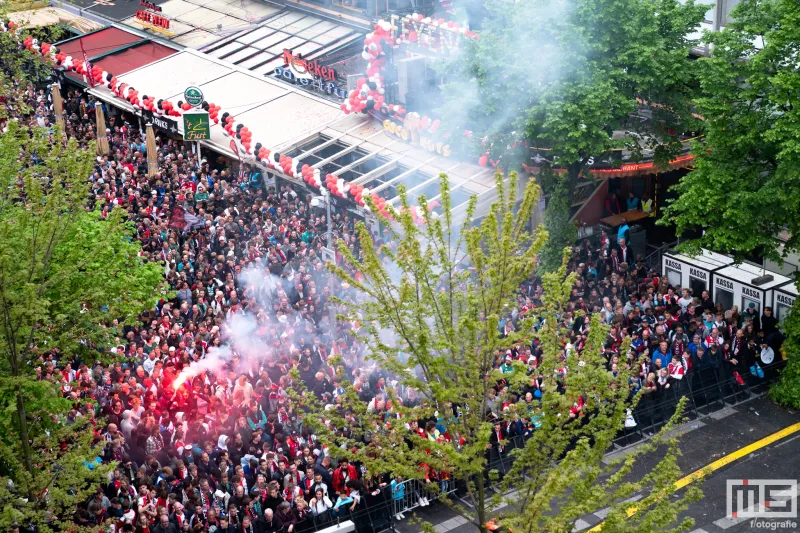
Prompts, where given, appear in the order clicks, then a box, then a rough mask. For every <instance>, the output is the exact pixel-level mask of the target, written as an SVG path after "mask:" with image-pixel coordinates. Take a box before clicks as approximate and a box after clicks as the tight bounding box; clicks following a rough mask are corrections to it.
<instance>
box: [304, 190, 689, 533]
mask: <svg viewBox="0 0 800 533" xmlns="http://www.w3.org/2000/svg"><path fill="white" fill-rule="evenodd" d="M496 187H497V195H498V197H497V200H496V202H495V203H494V204H493V205H492V207H491V209H490V211H489V214H488V215H487V216H486V217H485V218H484V219H483V220H482V221H481V222H480V223H479V224H473V223H472V215H473V213H474V210H475V206H476V202H477V200H476V198H475V197H473V198H472V199H471V202H470V204H469V209H468V213H469V214H468V217H467V222H466V223H465V224H464V226H463V227H461V228H456V227H454V226H453V221H452V218H451V213H450V208H451V203H450V191H449V187H448V184H447V178H446V177H445V176H442V185H441V193H442V194H441V203H442V210H443V215H442V216H441V217H435V216H433V215H432V214H431V213H429V212H427V210H425V209H422V211H424V212H425V213H426V214H425V224H424V225H423V226H421V227H420V226H417V225H416V224H415V223H414V221H413V219H412V216H411V215H410V213H409V209H408V204H407V198H406V195H405V192H404V190H401V191H400V197H401V199H402V208H399V209H398V210H397V211H395V213H394V215H395V218H396V219H397V221H398V225H399V226H398V228H396V229H397V230H398V231H394V229H392V230H391V231H392V233H391V236H390V238H389V239H386V243H385V244H383V245H381V246H380V247H376V246H375V245H374V244H373V242H372V238H371V236H370V234H369V231H368V230H367V228H366V227H365V226H364V225H360V226H359V227H358V229H357V231H358V235H359V242H360V246H361V252H360V258H358V259H357V258H356V257H354V256H353V254H352V253H351V252H350V251H349V249H348V248H347V247H345V246H341V245H340V247H339V250H340V252H341V253H342V254H343V257H344V261H343V264H342V265H340V266H338V267H335V266H331V267H330V268H332V270H333V271H334V272H335V273H336V274H337V275H338V276H340V277H341V278H342V279H343V280H345V281H346V282H347V283H349V284H351V285H352V286H353V287H354V288H355V289H356V290H357V291H359V295H360V299H359V301H358V303H356V304H350V306H349V307H348V309H347V312H346V314H344V315H342V316H341V318H342V319H345V318H346V319H347V320H357V321H358V322H359V324H361V325H362V329H361V330H360V331H359V334H360V335H362V336H363V339H362V340H363V342H365V343H367V344H368V345H369V346H370V347H371V351H370V354H369V356H368V358H369V360H370V361H369V362H365V363H364V364H363V365H360V368H361V369H362V374H366V373H367V372H369V366H370V365H372V364H375V365H377V366H378V367H380V368H381V369H383V371H384V372H386V375H387V377H388V379H389V380H391V383H390V385H389V387H388V389H387V392H386V395H387V396H386V398H385V400H386V404H385V405H384V404H383V402H381V401H375V402H372V403H373V404H372V406H367V405H366V404H365V403H364V402H363V401H361V400H360V399H359V398H358V394H357V391H356V390H355V388H354V387H353V385H351V384H350V383H349V380H348V379H346V376H344V375H343V373H344V369H343V368H342V367H339V369H338V372H339V373H340V381H341V383H342V384H343V386H344V388H345V392H344V394H343V400H342V404H341V405H340V406H339V407H340V409H330V408H326V407H325V406H323V405H321V404H320V401H319V399H318V398H316V397H315V396H313V395H311V394H308V393H304V394H303V395H302V396H303V398H302V405H303V406H304V408H305V409H306V413H305V416H304V419H303V421H304V424H308V425H310V426H311V427H312V428H313V430H314V432H315V433H316V434H317V436H318V437H319V438H321V439H322V441H323V442H324V443H326V444H328V445H329V449H330V450H331V451H332V453H333V454H334V456H335V457H338V458H341V457H345V458H347V459H349V460H357V461H361V462H362V463H363V464H364V465H365V466H366V467H367V468H368V469H369V471H371V472H392V473H393V474H400V475H403V476H405V477H406V478H415V479H425V478H426V474H431V473H432V472H431V471H447V472H449V473H450V480H449V482H450V483H451V484H457V485H458V486H463V487H465V489H466V497H467V498H468V499H469V501H470V503H471V504H472V506H473V507H472V509H473V511H471V512H467V514H466V515H465V516H466V517H467V518H468V519H469V520H470V521H471V522H472V523H473V524H474V525H475V526H476V527H477V528H479V529H480V530H481V531H483V532H485V531H486V525H485V524H486V522H487V520H489V519H490V518H494V517H495V516H494V515H493V514H492V509H494V508H496V507H497V506H498V505H500V504H501V503H503V502H505V503H508V504H509V507H507V508H506V510H505V511H504V512H503V513H502V517H501V518H502V522H503V523H504V524H505V525H506V526H509V527H511V528H513V529H514V531H524V532H534V531H553V532H569V531H571V530H572V528H573V526H574V523H575V521H576V520H577V519H578V518H579V517H580V516H581V515H582V514H584V513H588V512H593V511H594V510H596V509H599V508H602V507H605V506H610V505H613V509H614V510H613V511H612V512H611V514H610V515H609V516H608V519H607V526H605V527H604V530H606V531H642V530H646V531H652V530H654V529H661V528H666V527H669V525H670V524H672V523H674V521H675V520H676V519H677V513H678V512H680V510H682V509H684V508H685V504H686V502H687V500H691V499H694V498H696V497H697V495H698V494H697V493H696V492H688V493H685V494H684V495H683V496H682V497H680V498H679V499H677V500H673V499H670V498H667V497H665V494H666V492H667V490H668V487H670V486H671V483H672V482H673V481H674V480H675V479H676V478H677V476H679V470H678V468H677V466H676V463H675V458H676V455H677V453H678V451H677V449H676V448H675V444H674V442H671V441H668V440H667V439H665V438H664V436H663V434H660V435H659V436H657V438H656V439H655V440H654V441H653V442H652V443H650V444H648V445H645V446H644V447H643V448H642V449H641V450H637V451H635V452H633V453H632V454H631V455H629V456H627V457H626V458H625V459H624V461H623V462H618V463H615V464H613V465H605V464H604V463H603V462H602V460H603V456H604V454H605V452H606V451H607V450H608V449H609V447H610V445H611V442H612V440H613V438H614V437H615V436H616V435H617V434H618V432H619V430H620V429H621V427H622V424H623V421H624V419H625V413H626V409H628V408H630V407H631V405H632V404H634V403H635V401H636V399H637V397H636V395H632V394H631V390H630V388H629V381H628V380H629V377H630V375H631V372H634V371H635V370H628V369H623V370H621V371H620V372H619V373H618V374H617V375H616V376H614V375H612V374H611V373H610V372H608V371H606V367H605V364H606V360H605V358H604V356H603V349H602V346H603V343H604V340H605V337H606V334H607V331H606V329H605V328H604V327H603V325H602V324H601V323H600V321H599V319H598V317H597V316H595V317H593V318H592V321H591V328H590V332H591V334H590V338H589V342H588V346H587V348H586V349H585V350H584V351H583V353H582V355H581V356H580V358H579V356H577V355H576V354H574V353H571V351H568V349H566V350H565V348H564V341H565V339H567V338H568V336H569V332H568V330H567V329H566V328H565V326H563V325H562V320H561V319H560V318H561V317H563V316H564V315H563V313H564V312H565V309H566V306H567V302H568V301H569V297H570V293H571V290H572V286H573V284H574V282H575V274H571V275H567V274H566V267H565V266H564V265H565V264H566V263H564V264H563V265H562V266H561V268H560V269H558V270H557V271H556V272H553V273H550V274H546V275H544V278H543V285H544V294H543V296H542V297H541V302H540V306H539V307H538V308H536V309H535V310H533V311H532V312H530V313H528V314H524V315H522V316H517V317H516V319H514V316H513V311H512V310H513V309H514V308H515V307H516V305H517V302H516V298H517V292H518V290H519V286H520V284H521V283H522V282H523V281H525V280H526V279H527V278H528V277H529V276H530V273H531V272H532V271H534V270H535V268H536V262H537V256H538V254H539V252H540V251H541V249H542V245H543V243H544V241H545V239H546V238H547V234H546V232H545V231H544V230H543V229H542V228H541V227H540V228H537V229H536V230H535V231H534V232H533V233H529V232H527V231H526V230H525V227H526V225H527V223H528V217H527V216H525V215H524V214H523V213H526V212H529V210H530V208H531V207H532V206H533V205H534V203H535V202H536V200H537V198H538V195H539V188H538V186H537V185H536V184H535V183H533V182H530V183H529V184H528V186H527V188H526V190H525V194H524V196H523V198H522V199H521V203H520V205H521V207H520V208H519V209H517V198H516V197H515V190H516V175H513V174H512V175H511V178H510V180H509V182H508V183H506V182H504V180H503V179H502V178H501V176H500V175H499V174H498V175H497V177H496ZM419 201H420V205H421V206H424V205H427V204H426V200H425V199H424V198H422V199H420V200H419ZM356 272H358V274H357V275H356ZM514 324H516V326H513V325H514ZM534 338H535V339H538V341H539V342H541V345H542V347H543V351H544V355H543V356H542V359H541V364H540V366H539V367H538V372H539V377H540V378H541V380H542V390H543V391H544V392H543V396H542V401H541V404H539V403H538V402H531V403H530V404H528V403H525V402H521V403H517V404H515V405H514V407H512V408H510V409H509V410H507V411H505V410H501V409H498V413H497V414H498V416H499V417H500V418H498V419H496V420H495V419H492V418H491V417H489V416H487V413H488V412H489V410H490V403H491V402H492V399H491V397H490V394H491V393H490V390H491V389H493V387H494V385H495V384H496V383H498V382H499V380H501V379H502V380H506V381H507V382H508V383H509V388H510V390H511V391H517V390H519V389H520V388H521V387H523V386H525V385H530V384H531V379H535V378H536V376H529V375H528V373H527V371H526V369H525V365H524V364H523V363H521V362H514V363H513V364H511V365H506V366H504V367H503V368H502V369H501V370H498V368H497V363H498V362H499V360H500V359H502V358H504V357H505V354H506V351H507V350H509V349H511V348H513V347H515V346H516V347H519V348H520V349H521V350H523V351H524V350H525V347H527V346H530V345H531V342H532V341H533V339H534ZM578 359H580V360H578ZM564 366H568V367H569V370H568V372H566V373H564V372H563V371H559V369H560V368H562V367H564ZM633 366H634V367H635V365H633ZM395 380H396V381H395ZM408 389H411V390H412V391H416V394H417V395H418V396H419V398H420V399H421V401H420V402H419V403H416V404H412V403H410V402H406V403H405V404H404V403H402V402H401V398H400V396H399V394H401V392H400V391H408ZM559 391H560V392H559ZM631 396H633V398H631ZM406 398H407V396H406ZM507 399H508V393H507V392H503V391H501V393H500V394H499V395H498V397H497V399H496V402H497V405H500V403H501V402H504V401H506V400H507ZM582 401H583V402H585V405H584V406H583V407H582V409H580V410H579V412H578V414H577V415H576V416H574V415H573V414H572V413H571V408H572V407H573V406H575V405H577V404H578V403H579V402H582ZM431 418H433V419H437V418H438V421H439V424H441V425H443V426H444V427H445V428H446V434H447V435H449V436H450V438H451V439H452V442H450V443H448V442H434V441H432V440H430V439H429V438H428V437H422V436H420V435H418V434H417V433H416V432H414V431H413V430H409V429H407V428H406V426H405V423H406V422H409V423H411V421H417V420H425V419H431ZM516 418H519V419H520V420H523V421H524V422H525V423H528V422H533V421H535V422H536V424H540V427H539V428H538V429H537V430H535V431H534V433H533V436H532V437H531V438H530V439H529V440H528V441H527V442H526V443H525V445H524V447H519V448H518V449H516V450H514V451H513V452H511V453H512V454H513V456H514V459H515V460H514V465H513V468H511V469H510V470H509V471H508V472H507V473H506V475H505V476H504V477H503V479H502V481H501V480H499V479H498V476H499V472H498V469H499V467H498V464H497V462H496V461H494V460H492V458H493V457H494V452H492V451H491V450H490V448H491V443H492V438H493V437H492V435H493V433H494V431H493V427H494V424H495V422H497V423H500V422H503V423H505V422H508V421H512V420H514V419H516ZM356 421H357V422H356ZM670 427H671V424H670ZM434 440H435V439H434ZM365 441H368V442H369V444H365ZM661 443H663V444H667V446H666V447H665V448H663V449H664V450H665V452H666V453H665V454H664V456H663V460H661V461H660V463H659V464H658V466H657V467H656V468H654V469H653V470H652V471H650V472H642V470H641V469H642V468H645V467H643V466H641V465H640V463H639V462H638V460H639V459H640V458H641V457H642V454H643V453H645V452H646V451H647V450H652V449H653V448H654V447H655V446H656V445H657V444H661ZM501 444H503V445H506V446H509V445H510V444H509V443H508V442H505V441H503V442H502V443H501ZM495 450H497V448H495ZM557 460H561V462H560V463H556V462H555V461H557ZM634 466H635V467H636V468H637V469H639V470H638V475H633V472H634V470H633V469H634ZM490 484H496V485H498V486H499V487H500V489H501V490H500V492H505V490H506V489H510V488H512V487H513V488H514V489H516V491H517V492H516V494H518V499H514V500H506V499H504V497H503V496H500V495H498V494H495V492H493V491H491V490H490V488H489V485H490ZM451 486H452V485H451ZM425 490H426V491H430V492H431V493H436V492H438V490H439V487H438V485H437V483H436V482H435V481H434V482H432V483H430V484H428V485H426V488H425ZM639 491H644V492H645V493H646V494H648V496H647V497H646V498H645V499H644V500H643V503H642V505H640V506H639V508H638V511H637V512H636V513H626V509H625V506H624V504H621V503H619V502H621V501H622V500H624V499H625V498H628V497H630V496H631V495H632V494H634V493H636V492H639ZM675 502H677V503H675ZM454 508H455V509H457V510H459V509H460V510H459V512H462V513H464V512H466V511H464V510H463V508H458V507H454ZM629 514H631V516H628V515H629ZM687 524H688V523H686V522H684V523H683V524H682V525H683V526H686V525H687ZM426 527H428V529H430V525H427V526H426Z"/></svg>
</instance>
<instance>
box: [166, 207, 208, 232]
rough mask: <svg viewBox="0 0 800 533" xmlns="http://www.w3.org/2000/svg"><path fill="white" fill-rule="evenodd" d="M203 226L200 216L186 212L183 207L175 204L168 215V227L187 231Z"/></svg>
mask: <svg viewBox="0 0 800 533" xmlns="http://www.w3.org/2000/svg"><path fill="white" fill-rule="evenodd" d="M204 226H205V222H204V221H203V219H202V218H200V217H198V216H196V215H193V214H191V213H189V212H187V211H186V210H185V209H184V208H183V207H181V206H179V205H177V206H175V207H173V208H172V212H171V213H170V216H169V227H170V228H172V229H179V230H183V231H184V232H189V231H192V230H194V229H199V228H202V227H204Z"/></svg>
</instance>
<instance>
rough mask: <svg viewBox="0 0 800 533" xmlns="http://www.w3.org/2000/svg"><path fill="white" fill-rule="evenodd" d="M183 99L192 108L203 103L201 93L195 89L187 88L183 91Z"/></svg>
mask: <svg viewBox="0 0 800 533" xmlns="http://www.w3.org/2000/svg"><path fill="white" fill-rule="evenodd" d="M183 99H184V100H186V103H187V104H189V105H190V106H192V107H200V105H201V104H202V103H203V91H201V90H200V89H198V88H197V87H187V88H186V90H185V91H183Z"/></svg>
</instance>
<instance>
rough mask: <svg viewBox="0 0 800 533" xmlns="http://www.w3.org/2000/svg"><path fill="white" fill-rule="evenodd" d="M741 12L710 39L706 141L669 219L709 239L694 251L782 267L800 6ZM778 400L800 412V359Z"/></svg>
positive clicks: (688, 245)
mask: <svg viewBox="0 0 800 533" xmlns="http://www.w3.org/2000/svg"><path fill="white" fill-rule="evenodd" d="M732 16H733V21H732V22H731V23H730V24H729V25H728V26H726V28H725V29H724V30H722V31H720V32H716V33H710V34H708V35H706V40H707V42H708V43H709V44H710V45H711V46H712V47H713V48H712V50H713V53H712V55H711V56H710V57H708V58H703V59H700V60H699V61H698V65H697V66H698V69H697V77H698V79H699V80H700V85H701V89H702V95H701V97H699V98H698V99H697V100H696V103H697V111H698V112H699V113H700V114H702V115H703V117H704V118H705V122H704V133H705V139H704V142H703V143H702V144H697V146H695V155H696V166H695V169H694V170H693V171H692V172H690V173H689V174H688V175H687V176H685V177H683V178H682V179H681V181H680V182H679V183H678V184H677V185H676V186H675V192H676V193H677V195H676V196H677V197H676V199H675V200H674V201H673V202H672V203H671V204H670V205H669V206H667V208H666V210H665V211H664V220H663V223H664V224H671V225H674V226H675V227H676V228H677V232H678V235H683V234H686V233H691V234H693V235H695V234H700V235H699V236H697V237H696V238H693V239H689V240H686V241H684V242H683V243H682V247H683V249H684V250H685V251H687V252H689V253H697V252H698V251H699V250H700V249H701V248H708V249H711V250H719V251H723V252H727V253H730V254H732V255H734V256H735V257H736V258H737V259H739V260H742V259H744V258H745V257H747V256H748V255H749V254H758V255H761V256H763V257H765V258H768V259H772V260H774V261H782V259H783V258H784V257H786V255H787V254H792V253H798V252H800V182H798V175H800V142H798V139H800V101H798V98H800V74H798V70H797V36H798V35H800V5H798V3H797V2H795V1H793V0H742V2H740V3H739V5H738V6H737V7H736V9H735V10H734V11H733V13H732ZM697 230H701V231H697ZM779 236H780V237H781V240H785V242H783V243H782V242H781V240H779V239H778V237H779ZM798 303H800V302H798ZM795 305H798V304H797V303H796V304H795ZM796 315H797V313H796V312H795V313H794V314H793V316H791V317H790V319H789V320H787V321H786V322H785V323H784V327H783V329H784V331H785V332H786V335H787V337H788V339H787V342H786V345H785V349H786V352H787V353H789V354H790V355H795V354H796V352H797V346H798V345H800V344H799V343H800V322H798V319H797V316H796ZM771 394H772V396H773V398H775V399H777V400H779V401H781V402H783V403H786V404H788V405H791V406H794V407H800V360H798V358H797V357H796V356H793V357H790V359H789V362H788V365H787V368H786V369H785V370H784V372H783V376H782V380H781V382H780V383H779V384H778V385H776V386H775V387H774V388H773V389H772V391H771Z"/></svg>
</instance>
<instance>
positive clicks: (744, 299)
mask: <svg viewBox="0 0 800 533" xmlns="http://www.w3.org/2000/svg"><path fill="white" fill-rule="evenodd" d="M751 303H752V304H755V306H756V314H757V315H760V314H761V302H759V301H758V300H753V299H752V298H748V297H747V296H742V307H741V310H740V311H739V312H741V313H743V312H744V310H745V309H747V308H748V307H749V306H750V304H751ZM724 309H726V310H727V309H728V308H727V307H725V308H724Z"/></svg>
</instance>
